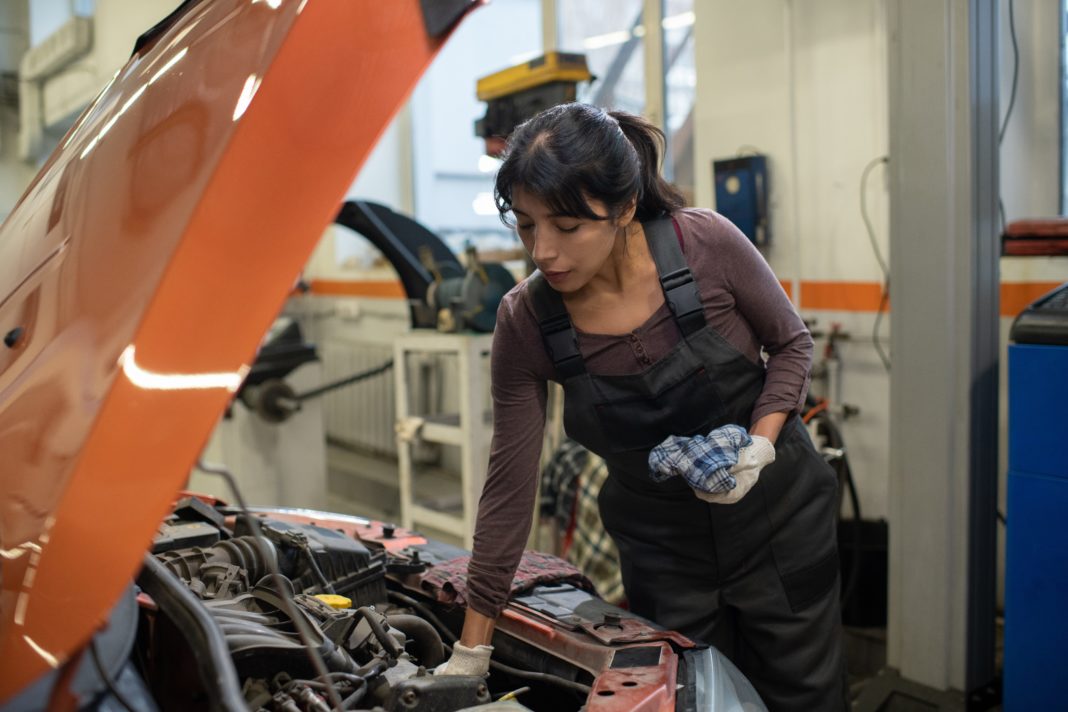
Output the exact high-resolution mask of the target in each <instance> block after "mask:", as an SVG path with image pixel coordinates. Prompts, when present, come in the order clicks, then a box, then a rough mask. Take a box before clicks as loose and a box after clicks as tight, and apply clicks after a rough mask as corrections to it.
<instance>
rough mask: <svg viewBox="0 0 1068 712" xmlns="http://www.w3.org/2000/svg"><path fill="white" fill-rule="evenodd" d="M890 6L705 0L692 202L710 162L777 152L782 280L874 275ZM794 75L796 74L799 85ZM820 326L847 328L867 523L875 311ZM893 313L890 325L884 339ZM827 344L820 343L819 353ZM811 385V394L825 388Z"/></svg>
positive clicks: (881, 508)
mask: <svg viewBox="0 0 1068 712" xmlns="http://www.w3.org/2000/svg"><path fill="white" fill-rule="evenodd" d="M883 5H884V3H883V0H805V1H804V2H791V1H790V0H750V2H747V3H744V4H743V3H737V2H732V1H731V0H699V1H698V2H697V3H696V8H695V12H696V16H697V17H696V25H695V40H696V52H697V57H696V61H697V102H696V107H695V121H696V134H697V140H696V156H695V160H694V165H695V169H696V174H697V175H696V184H697V185H696V202H697V204H698V205H701V206H705V207H714V197H713V183H712V161H713V160H714V159H717V158H726V157H730V156H733V155H735V154H737V153H738V152H739V150H740V149H741V148H742V147H755V148H757V149H759V150H760V151H762V152H764V153H766V154H767V155H768V156H769V157H770V160H769V162H770V166H769V169H770V171H771V176H770V178H769V181H770V184H771V192H770V203H771V208H770V210H771V224H772V231H773V243H772V245H771V246H770V248H768V249H767V250H766V252H765V256H766V257H767V258H768V261H769V262H770V263H771V265H772V267H773V268H774V270H775V272H776V274H778V276H779V278H780V279H783V280H790V281H792V282H793V283H794V284H795V291H794V296H795V302H796V301H797V294H798V293H797V290H796V283H797V281H798V280H818V281H831V280H842V281H850V282H878V281H879V280H880V279H881V273H880V271H879V267H878V263H877V262H876V260H875V257H874V256H873V253H872V249H871V247H870V245H869V241H868V237H867V233H866V231H865V228H864V223H863V221H862V218H861V213H860V205H859V200H860V197H859V196H860V177H861V173H862V171H863V169H864V167H865V165H866V164H867V163H868V162H869V161H870V160H871V159H873V158H876V157H878V156H881V155H885V153H886V151H887V140H888V139H887V120H886V102H887V73H886V31H885V22H884V17H885V16H884V7H883ZM791 78H792V80H793V81H791ZM886 191H887V184H886V181H885V172H884V171H883V170H882V169H881V168H879V169H876V170H875V171H873V173H872V175H871V180H870V181H869V184H868V209H869V214H870V215H871V218H872V221H873V224H874V228H875V233H876V237H877V241H878V243H879V245H880V249H881V250H882V253H883V255H884V257H885V256H886V254H887V252H886V249H887V248H886V241H887V232H888V227H887V192H886ZM801 311H802V315H803V316H804V317H805V318H806V319H812V318H815V319H816V320H817V323H816V325H815V327H814V330H816V331H826V330H828V329H829V328H830V326H831V324H832V323H835V322H838V323H841V324H842V327H843V328H844V329H845V330H846V331H847V332H849V333H850V334H851V335H852V337H853V338H852V340H851V341H849V342H846V343H844V344H842V345H841V354H842V358H843V363H844V367H843V370H842V394H841V400H842V401H843V402H846V403H850V404H854V405H858V406H859V407H860V408H861V413H860V415H859V417H857V418H855V419H852V420H849V421H847V422H846V423H845V424H844V426H843V430H844V436H845V438H846V440H847V443H848V445H849V451H850V457H851V462H852V465H853V471H854V475H855V477H856V480H857V486H858V489H859V491H860V498H861V509H862V511H863V512H864V516H865V517H885V516H886V511H887V507H886V499H887V477H888V471H889V463H888V455H889V453H888V445H887V443H888V440H889V435H888V418H889V408H888V403H887V399H888V395H889V379H888V376H887V374H886V372H885V370H884V369H883V366H882V364H881V362H880V361H879V359H878V357H877V354H876V352H875V350H874V348H873V346H872V344H871V337H870V334H871V331H872V325H873V322H874V314H872V313H862V312H829V311H815V310H809V309H802V310H801ZM887 322H888V320H885V319H884V321H883V334H884V338H885V335H886V328H887V326H888V324H887ZM821 349H822V343H821V342H819V341H818V342H817V353H816V358H817V360H818V359H819V358H820V354H821ZM820 387H821V386H820V384H818V383H817V384H816V385H815V386H814V391H818V390H819V389H820Z"/></svg>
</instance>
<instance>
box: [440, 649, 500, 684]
mask: <svg viewBox="0 0 1068 712" xmlns="http://www.w3.org/2000/svg"><path fill="white" fill-rule="evenodd" d="M492 653H493V646H492V645H476V646H475V647H473V648H469V647H467V646H466V645H464V644H463V643H459V642H457V643H453V646H452V657H451V658H449V659H448V660H447V661H446V662H443V663H442V664H441V665H438V666H437V667H436V668H434V674H435V675H478V676H479V677H485V676H486V675H488V674H489V664H490V655H491V654H492Z"/></svg>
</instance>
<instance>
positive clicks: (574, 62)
mask: <svg viewBox="0 0 1068 712" xmlns="http://www.w3.org/2000/svg"><path fill="white" fill-rule="evenodd" d="M593 79H594V76H593V75H592V74H590V70H589V67H587V65H586V55H583V54H570V53H567V52H549V53H547V54H544V55H542V56H541V57H538V58H536V59H532V60H530V61H529V62H524V63H523V64H519V65H516V66H514V67H509V68H508V69H504V70H501V71H499V72H496V73H494V74H490V75H489V76H486V77H482V78H481V79H479V80H478V85H477V93H478V99H479V101H484V102H486V115H485V116H483V117H482V118H481V119H479V120H478V121H476V122H475V135H477V136H480V137H482V138H483V139H484V140H485V141H486V153H487V154H488V155H490V156H497V155H500V154H501V153H502V152H503V151H504V145H505V139H507V138H508V135H509V134H511V133H512V130H513V129H514V128H515V127H516V126H518V125H519V124H521V123H523V122H524V121H526V120H527V119H529V118H530V117H531V116H534V115H535V114H537V113H538V112H539V111H542V110H544V109H547V108H549V107H550V106H556V105H557V104H566V103H568V102H571V101H575V97H576V92H577V87H578V83H579V82H586V81H592V80H593Z"/></svg>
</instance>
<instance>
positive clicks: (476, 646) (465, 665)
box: [434, 608, 496, 675]
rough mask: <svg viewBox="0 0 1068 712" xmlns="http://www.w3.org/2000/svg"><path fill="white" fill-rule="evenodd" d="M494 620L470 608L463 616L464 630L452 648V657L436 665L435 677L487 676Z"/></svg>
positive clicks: (491, 649) (491, 650)
mask: <svg viewBox="0 0 1068 712" xmlns="http://www.w3.org/2000/svg"><path fill="white" fill-rule="evenodd" d="M495 623H496V619H495V618H490V617H489V616H486V615H483V614H481V613H479V612H478V611H476V610H473V609H471V608H468V609H467V612H466V613H465V614H464V628H463V630H462V631H461V632H460V640H459V642H458V643H456V644H455V645H453V646H452V657H450V658H449V659H448V661H447V662H444V663H442V664H441V665H438V667H437V668H436V669H435V670H434V673H435V674H436V675H487V674H488V673H489V663H490V655H491V654H492V653H493V646H492V645H490V644H489V643H490V641H491V640H492V639H493V627H494V625H495Z"/></svg>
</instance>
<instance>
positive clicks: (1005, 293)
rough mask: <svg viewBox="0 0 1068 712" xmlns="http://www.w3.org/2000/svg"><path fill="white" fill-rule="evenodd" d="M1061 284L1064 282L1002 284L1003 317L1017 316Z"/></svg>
mask: <svg viewBox="0 0 1068 712" xmlns="http://www.w3.org/2000/svg"><path fill="white" fill-rule="evenodd" d="M1061 284H1063V282H1002V283H1001V316H1016V315H1017V314H1019V313H1020V312H1022V311H1023V310H1024V309H1025V308H1026V307H1027V305H1028V304H1030V303H1031V302H1033V301H1035V300H1036V299H1038V298H1039V297H1041V296H1042V295H1043V294H1045V293H1046V292H1050V291H1053V290H1054V289H1056V288H1057V287H1059V286H1061Z"/></svg>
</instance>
